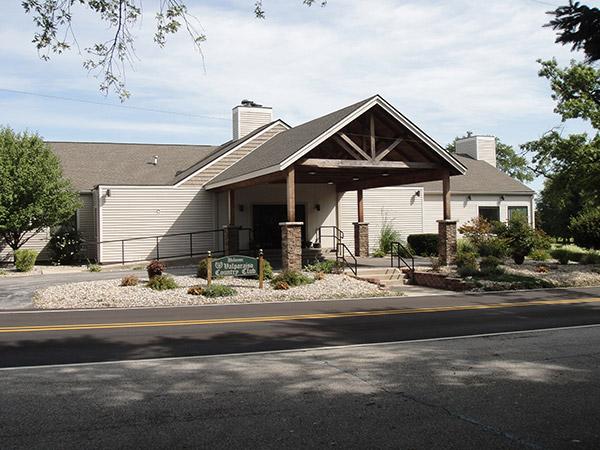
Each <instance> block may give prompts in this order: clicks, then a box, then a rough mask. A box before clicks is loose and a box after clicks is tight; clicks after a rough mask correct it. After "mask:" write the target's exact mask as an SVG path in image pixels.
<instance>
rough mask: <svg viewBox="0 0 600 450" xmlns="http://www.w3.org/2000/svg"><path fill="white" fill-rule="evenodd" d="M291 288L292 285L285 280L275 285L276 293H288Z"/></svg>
mask: <svg viewBox="0 0 600 450" xmlns="http://www.w3.org/2000/svg"><path fill="white" fill-rule="evenodd" d="M289 288H290V285H289V284H287V283H286V282H285V281H283V280H279V281H276V282H274V283H273V289H275V290H276V291H287V290H288V289H289Z"/></svg>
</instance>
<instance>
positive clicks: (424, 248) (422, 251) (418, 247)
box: [407, 233, 438, 256]
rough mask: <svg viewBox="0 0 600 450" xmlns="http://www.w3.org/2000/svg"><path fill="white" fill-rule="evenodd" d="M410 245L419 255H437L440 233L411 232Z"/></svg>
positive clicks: (408, 240) (408, 239)
mask: <svg viewBox="0 0 600 450" xmlns="http://www.w3.org/2000/svg"><path fill="white" fill-rule="evenodd" d="M407 242H408V245H410V247H411V248H412V249H413V251H414V252H415V254H416V255H419V256H436V255H437V254H438V235H437V234H436V233H421V234H411V235H410V236H408V238H407Z"/></svg>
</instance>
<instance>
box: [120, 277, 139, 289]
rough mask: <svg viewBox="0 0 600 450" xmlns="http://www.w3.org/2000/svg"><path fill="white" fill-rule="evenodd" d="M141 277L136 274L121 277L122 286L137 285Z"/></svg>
mask: <svg viewBox="0 0 600 450" xmlns="http://www.w3.org/2000/svg"><path fill="white" fill-rule="evenodd" d="M139 282H140V279H139V278H138V277H136V276H135V275H127V276H125V277H123V278H121V286H137V285H138V284H139Z"/></svg>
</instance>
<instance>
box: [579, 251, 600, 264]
mask: <svg viewBox="0 0 600 450" xmlns="http://www.w3.org/2000/svg"><path fill="white" fill-rule="evenodd" d="M579 264H600V253H599V252H588V253H586V254H584V255H583V256H582V258H581V259H580V260H579Z"/></svg>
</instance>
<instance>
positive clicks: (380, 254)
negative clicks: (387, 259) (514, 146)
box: [371, 249, 385, 258]
mask: <svg viewBox="0 0 600 450" xmlns="http://www.w3.org/2000/svg"><path fill="white" fill-rule="evenodd" d="M371 256H372V257H373V258H383V257H384V256H385V252H384V251H383V250H381V249H377V250H375V251H374V252H373V254H372V255H371Z"/></svg>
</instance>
